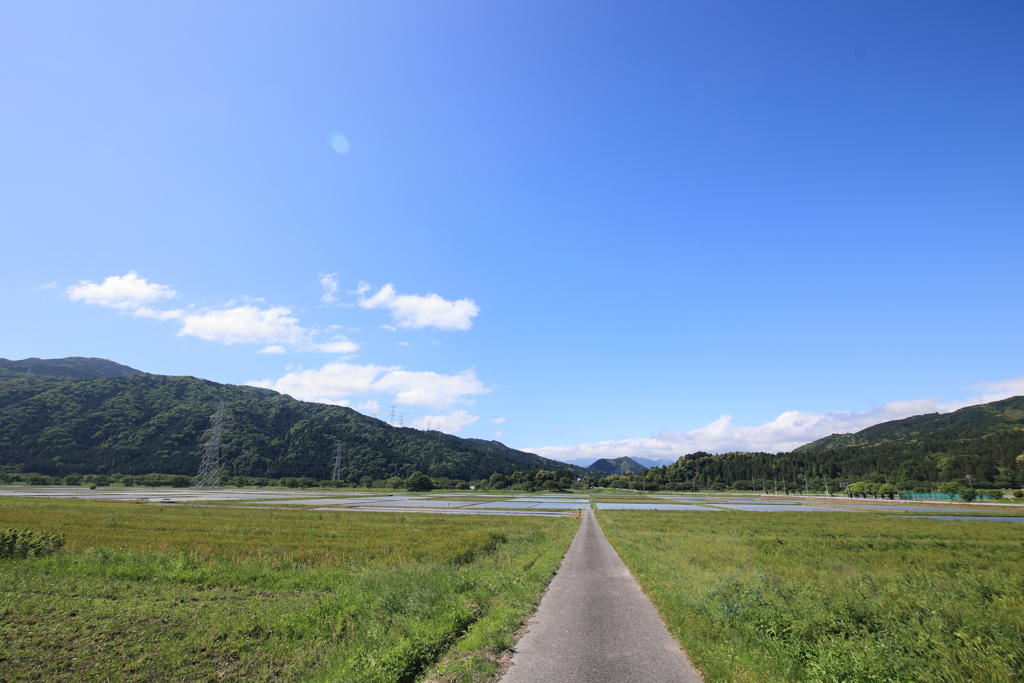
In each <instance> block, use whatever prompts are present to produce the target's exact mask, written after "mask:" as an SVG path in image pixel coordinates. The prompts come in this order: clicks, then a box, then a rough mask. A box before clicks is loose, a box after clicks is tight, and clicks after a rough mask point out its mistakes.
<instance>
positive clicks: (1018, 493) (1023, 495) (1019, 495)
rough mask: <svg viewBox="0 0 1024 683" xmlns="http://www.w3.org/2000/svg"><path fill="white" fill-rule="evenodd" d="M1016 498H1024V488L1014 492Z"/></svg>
mask: <svg viewBox="0 0 1024 683" xmlns="http://www.w3.org/2000/svg"><path fill="white" fill-rule="evenodd" d="M1013 497H1014V498H1024V489H1017V490H1016V491H1014V492H1013Z"/></svg>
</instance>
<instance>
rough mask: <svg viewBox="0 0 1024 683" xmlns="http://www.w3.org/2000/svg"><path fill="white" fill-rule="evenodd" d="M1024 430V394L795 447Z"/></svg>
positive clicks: (947, 438) (957, 438) (829, 447)
mask: <svg viewBox="0 0 1024 683" xmlns="http://www.w3.org/2000/svg"><path fill="white" fill-rule="evenodd" d="M1021 431H1024V396H1015V397H1013V398H1008V399H1005V400H1002V401H995V402H994V403H985V404H982V405H977V406H968V407H967V408H961V409H960V410H957V411H955V412H952V413H929V414H927V415H915V416H913V417H908V418H905V419H903V420H893V421H891V422H883V423H882V424H877V425H875V426H873V427H868V428H867V429H863V430H861V431H859V432H857V433H855V434H833V435H832V436H826V437H825V438H824V439H818V440H817V441H813V442H811V443H809V444H806V445H804V446H800V447H799V448H797V449H795V450H794V453H798V452H803V451H828V450H836V449H841V448H853V447H863V446H883V445H885V446H888V447H897V446H900V445H909V444H913V443H918V442H922V441H929V442H939V441H964V440H973V439H986V438H991V437H993V436H998V435H1007V434H1009V435H1012V434H1014V433H1015V432H1021Z"/></svg>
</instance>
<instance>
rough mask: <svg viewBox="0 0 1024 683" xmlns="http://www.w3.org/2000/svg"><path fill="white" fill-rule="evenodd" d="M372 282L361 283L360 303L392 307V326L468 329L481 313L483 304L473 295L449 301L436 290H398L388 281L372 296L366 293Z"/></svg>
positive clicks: (365, 305) (377, 306)
mask: <svg viewBox="0 0 1024 683" xmlns="http://www.w3.org/2000/svg"><path fill="white" fill-rule="evenodd" d="M369 291H370V285H368V284H366V283H365V282H360V283H359V289H357V290H356V292H357V293H358V294H359V305H360V306H362V307H363V308H386V309H388V310H390V311H391V320H392V322H393V323H394V326H393V327H392V326H388V327H390V328H391V329H395V328H404V329H414V330H415V329H421V328H424V327H433V328H435V329H438V330H468V329H469V328H470V327H472V326H473V318H475V317H476V316H477V315H479V313H480V307H479V306H477V305H476V303H475V302H474V301H473V300H472V299H459V300H457V301H448V300H446V299H443V298H442V297H440V296H438V295H437V294H427V295H426V296H420V295H418V294H399V293H398V292H396V291H395V288H394V286H393V285H390V284H387V285H384V286H383V287H381V288H380V291H378V292H377V293H376V294H374V295H373V296H369V297H368V296H366V293H367V292H369Z"/></svg>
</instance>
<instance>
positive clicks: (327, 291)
mask: <svg viewBox="0 0 1024 683" xmlns="http://www.w3.org/2000/svg"><path fill="white" fill-rule="evenodd" d="M319 279H320V286H321V287H323V288H324V295H323V296H322V297H320V303H322V304H333V303H334V302H335V301H337V300H338V297H336V296H334V295H335V294H336V293H337V291H338V274H337V273H326V274H324V273H320V276H319Z"/></svg>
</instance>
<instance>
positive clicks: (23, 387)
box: [0, 359, 587, 482]
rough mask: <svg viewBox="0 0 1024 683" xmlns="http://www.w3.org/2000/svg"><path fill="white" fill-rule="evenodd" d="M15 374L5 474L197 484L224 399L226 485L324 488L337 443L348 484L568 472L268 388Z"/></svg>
mask: <svg viewBox="0 0 1024 683" xmlns="http://www.w3.org/2000/svg"><path fill="white" fill-rule="evenodd" d="M65 360H67V359H65ZM70 360H75V359H70ZM87 360H98V359H87ZM47 362H49V361H47ZM109 362H110V361H104V363H109ZM72 365H73V364H72ZM99 365H100V367H101V368H102V367H105V366H103V365H102V363H101V364H99ZM112 365H116V364H112ZM118 367H120V368H124V367H126V366H118ZM19 369H21V370H22V372H21V373H19V374H18V375H17V376H7V377H4V376H0V470H2V471H6V472H37V473H40V474H45V475H56V476H64V475H67V474H83V475H84V474H112V473H115V472H116V473H120V474H147V473H151V472H160V473H165V474H185V475H193V474H195V473H196V471H197V470H198V467H199V461H200V458H201V455H202V446H201V444H202V441H203V438H204V430H205V429H207V427H208V426H209V418H210V415H211V414H212V413H213V412H214V409H215V403H216V402H218V401H224V402H225V404H226V412H227V413H228V414H229V416H230V419H229V420H228V421H227V422H226V424H225V426H226V427H227V428H228V430H229V431H228V432H227V433H226V434H225V435H224V437H223V441H224V442H225V444H226V446H225V447H223V448H222V461H223V463H224V468H225V475H229V476H247V477H270V478H280V477H313V478H315V479H329V478H330V474H331V462H332V457H333V454H334V451H335V446H336V444H339V443H340V444H342V445H343V446H344V458H343V466H342V470H341V479H342V480H345V481H353V482H354V481H359V480H360V479H361V478H362V477H367V476H368V477H372V478H373V479H387V478H389V477H393V476H399V477H403V478H404V477H407V476H409V475H410V474H411V473H412V472H414V471H419V472H423V473H424V474H427V475H429V476H432V477H449V478H453V479H463V480H467V481H468V480H472V479H484V478H487V477H490V476H491V475H492V474H493V473H495V472H498V473H501V474H506V475H511V474H513V473H514V472H516V471H521V470H549V471H553V470H561V469H565V468H566V467H567V466H566V465H565V464H563V463H559V462H555V461H553V460H548V459H546V458H542V457H540V456H537V455H534V454H532V453H525V452H523V451H517V450H515V449H512V448H508V447H507V446H505V445H503V444H501V443H498V442H496V441H482V440H477V439H460V438H458V437H454V436H450V435H447V434H442V433H440V432H436V431H431V432H424V431H419V430H416V429H410V428H398V427H392V426H390V425H388V424H387V423H385V422H383V421H381V420H377V419H374V418H372V417H368V416H366V415H362V414H360V413H358V412H356V411H354V410H352V409H350V408H344V407H340V406H331V405H324V404H320V403H306V402H303V401H297V400H295V399H293V398H291V397H289V396H285V395H283V394H279V393H277V392H274V391H271V390H269V389H259V388H255V387H247V386H232V385H224V384H217V383H215V382H210V381H207V380H201V379H196V378H194V377H166V376H162V375H148V374H134V375H132V374H127V373H126V374H127V376H118V377H115V378H109V379H62V378H60V376H59V375H58V376H53V375H51V376H45V375H42V373H40V372H39V370H38V369H33V374H32V375H28V374H27V373H26V372H25V371H24V368H19ZM128 370H131V368H128ZM114 371H116V369H115V370H114ZM134 372H136V373H138V371H134ZM573 470H574V471H576V472H577V473H578V474H579V475H580V476H582V475H584V474H586V472H587V471H586V470H583V469H582V468H573Z"/></svg>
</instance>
